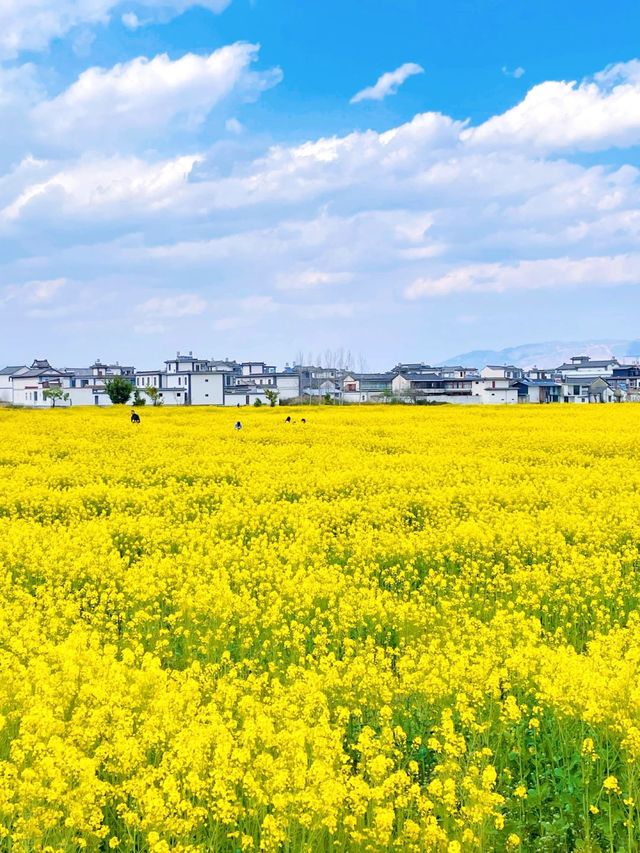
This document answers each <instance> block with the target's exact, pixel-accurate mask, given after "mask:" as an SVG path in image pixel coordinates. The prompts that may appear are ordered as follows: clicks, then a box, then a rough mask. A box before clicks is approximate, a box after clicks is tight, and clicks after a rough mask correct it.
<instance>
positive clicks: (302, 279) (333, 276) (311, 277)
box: [276, 269, 353, 290]
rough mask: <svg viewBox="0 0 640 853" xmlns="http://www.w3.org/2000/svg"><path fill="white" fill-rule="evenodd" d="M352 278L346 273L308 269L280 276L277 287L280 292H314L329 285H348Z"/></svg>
mask: <svg viewBox="0 0 640 853" xmlns="http://www.w3.org/2000/svg"><path fill="white" fill-rule="evenodd" d="M352 278H353V276H352V275H351V274H350V273H346V272H326V271H323V270H316V269H306V270H300V272H297V273H295V272H294V273H285V274H283V275H281V276H279V278H278V281H277V283H276V287H277V288H278V290H313V289H315V288H316V287H320V286H322V285H327V284H346V283H347V282H349V281H351V279H352Z"/></svg>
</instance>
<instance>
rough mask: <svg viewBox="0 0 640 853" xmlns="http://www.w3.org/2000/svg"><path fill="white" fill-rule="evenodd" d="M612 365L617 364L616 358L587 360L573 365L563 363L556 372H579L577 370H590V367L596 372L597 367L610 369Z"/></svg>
mask: <svg viewBox="0 0 640 853" xmlns="http://www.w3.org/2000/svg"><path fill="white" fill-rule="evenodd" d="M612 364H618V359H617V358H607V359H605V360H603V361H591V360H587V361H579V362H574V363H573V364H567V363H566V362H565V363H564V364H561V365H560V367H557V368H556V370H579V369H581V368H585V367H588V368H589V370H591V368H592V367H593V368H595V369H596V370H597V369H598V368H599V367H610V366H611V365H612Z"/></svg>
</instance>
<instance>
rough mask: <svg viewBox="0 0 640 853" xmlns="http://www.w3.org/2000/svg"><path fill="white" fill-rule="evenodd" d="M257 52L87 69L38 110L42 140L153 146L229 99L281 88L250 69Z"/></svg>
mask: <svg viewBox="0 0 640 853" xmlns="http://www.w3.org/2000/svg"><path fill="white" fill-rule="evenodd" d="M258 51H259V46H258V45H254V44H241V43H237V44H233V45H228V46H226V47H222V48H220V49H218V50H216V51H214V52H213V53H212V54H210V55H209V56H197V55H195V54H191V53H190V54H186V55H185V56H182V57H181V58H180V59H176V60H171V59H170V58H169V57H168V56H167V55H166V54H162V55H159V56H156V57H154V58H153V59H147V58H145V57H138V58H137V59H133V60H131V61H129V62H124V63H120V64H118V65H115V66H114V67H113V68H109V69H104V68H89V69H88V70H87V71H85V72H83V73H82V74H81V75H80V77H79V78H78V80H77V81H76V82H75V83H73V84H72V85H71V86H70V87H69V88H68V89H67V90H66V91H64V92H62V94H60V95H58V97H56V98H54V99H53V100H49V101H44V102H42V103H40V104H39V105H38V106H37V107H36V108H35V109H34V113H33V115H34V120H35V122H36V123H37V125H38V127H39V130H40V135H41V137H42V138H43V139H46V140H48V141H56V142H58V143H60V144H62V145H66V146H68V147H83V148H84V147H86V146H87V145H90V146H93V147H101V148H103V147H104V146H105V145H108V144H109V143H112V144H116V145H118V146H120V147H122V146H123V144H124V140H125V139H126V144H127V145H131V143H132V142H134V141H138V142H139V141H141V140H145V139H149V140H154V136H155V134H157V133H158V132H160V131H162V130H165V129H167V128H169V127H170V126H171V125H172V124H173V123H175V122H179V123H181V124H182V125H184V126H188V127H191V128H192V129H193V128H194V127H197V126H198V125H199V124H200V123H201V122H202V121H203V120H204V119H205V118H206V116H207V115H208V113H209V112H210V111H211V110H212V109H213V107H214V106H215V105H216V104H218V103H219V102H220V101H222V100H223V99H224V98H226V97H227V96H229V95H230V94H231V92H233V91H236V92H237V93H238V94H239V95H240V96H242V97H244V98H253V97H255V96H256V95H257V94H258V93H259V92H261V91H263V90H264V89H267V88H269V87H270V86H273V85H275V84H276V83H278V82H279V80H280V79H281V72H280V71H279V70H278V69H271V70H269V71H265V72H251V71H250V70H249V66H250V65H251V63H252V62H254V61H255V60H256V59H257V55H258ZM154 141H155V140H154Z"/></svg>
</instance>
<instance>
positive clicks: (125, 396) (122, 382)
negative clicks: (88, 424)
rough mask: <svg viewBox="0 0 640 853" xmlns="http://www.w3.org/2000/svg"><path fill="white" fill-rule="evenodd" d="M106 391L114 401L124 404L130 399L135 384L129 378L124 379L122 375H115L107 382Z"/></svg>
mask: <svg viewBox="0 0 640 853" xmlns="http://www.w3.org/2000/svg"><path fill="white" fill-rule="evenodd" d="M104 387H105V391H106V392H107V395H108V397H109V399H110V400H111V402H112V403H114V404H116V405H117V404H121V405H122V404H124V403H127V402H128V401H129V397H130V396H131V392H132V391H133V386H132V385H131V382H129V380H128V379H123V378H122V376H114V377H113V379H109V380H108V382H107V383H106V385H105V386H104Z"/></svg>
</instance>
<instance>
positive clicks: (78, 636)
mask: <svg viewBox="0 0 640 853" xmlns="http://www.w3.org/2000/svg"><path fill="white" fill-rule="evenodd" d="M286 414H291V415H292V418H293V419H294V421H295V422H294V423H292V424H291V425H285V424H284V418H285V415H286ZM303 416H304V417H306V418H307V421H308V422H307V423H306V424H303V423H301V421H300V419H301V417H303ZM141 417H142V423H141V424H140V426H133V425H132V424H130V423H129V419H128V411H127V410H126V409H120V410H116V409H112V410H109V411H99V410H94V409H74V410H59V409H56V410H51V411H20V410H13V409H0V474H1V476H0V849H1V850H2V851H5V850H6V851H21V852H22V851H43V850H48V851H76V850H82V849H85V850H87V851H98V850H100V851H103V850H110V849H114V850H121V851H153V853H166V851H169V850H174V851H180V852H181V853H186V852H187V851H210V850H213V851H223V852H224V853H235V852H236V851H251V850H256V851H258V850H264V851H286V852H287V853H297V851H300V853H301V852H302V851H312V853H313V852H314V851H323V852H326V853H328V851H387V850H398V851H423V850H427V851H428V850H436V851H447V853H456V851H473V850H484V851H493V850H517V849H520V850H522V851H564V850H582V851H600V850H603V851H622V850H629V851H630V850H638V849H640V814H639V808H640V774H639V766H640V677H639V676H640V618H639V615H638V603H639V599H640V575H639V572H640V524H639V521H640V441H639V436H640V407H636V406H633V405H631V404H628V405H620V406H613V405H611V406H595V405H594V406H584V407H581V406H558V407H557V408H556V407H553V406H546V407H543V406H538V407H528V406H518V407H515V406H514V407H506V406H505V407H497V408H493V407H477V408H464V407H460V408H458V407H453V406H451V407H402V406H398V407H395V406H387V407H371V408H369V407H362V408H358V407H346V408H332V407H322V408H311V409H306V410H304V411H303V410H301V409H292V408H287V409H264V408H263V409H261V410H246V411H244V410H243V411H242V414H241V419H242V421H243V423H244V429H243V430H242V431H239V432H235V431H234V430H233V428H232V427H233V422H234V421H235V420H236V417H237V410H235V409H232V410H226V411H225V410H211V409H210V410H207V409H184V410H168V409H161V408H157V409H151V410H150V409H149V407H147V408H146V409H143V410H141Z"/></svg>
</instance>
